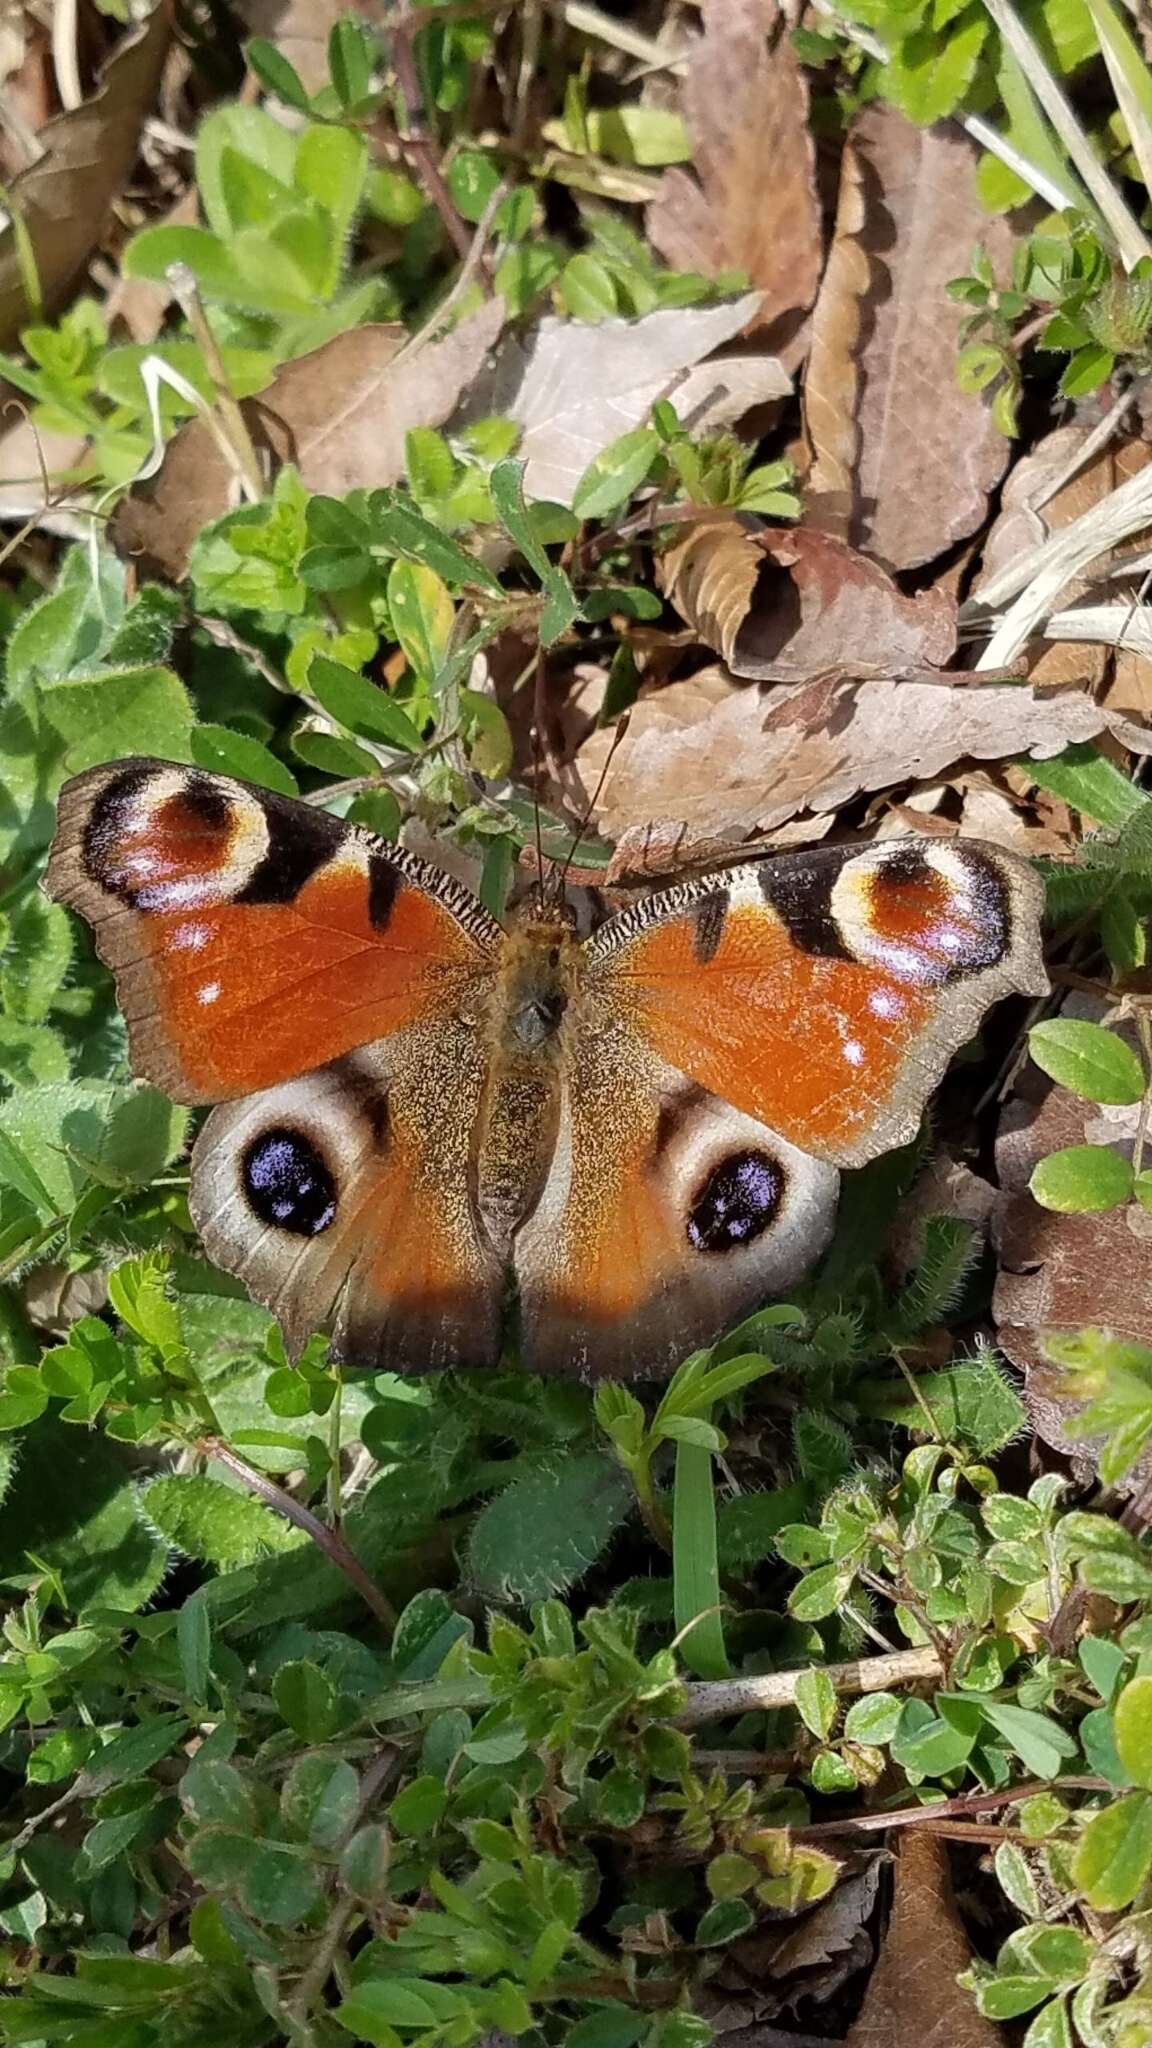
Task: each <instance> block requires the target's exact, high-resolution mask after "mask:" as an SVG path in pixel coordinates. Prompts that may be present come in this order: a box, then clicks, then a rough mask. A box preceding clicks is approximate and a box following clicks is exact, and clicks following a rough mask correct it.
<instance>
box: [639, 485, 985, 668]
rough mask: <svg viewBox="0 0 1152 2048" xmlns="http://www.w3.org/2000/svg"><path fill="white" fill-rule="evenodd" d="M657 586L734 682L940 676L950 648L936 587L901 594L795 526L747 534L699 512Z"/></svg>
mask: <svg viewBox="0 0 1152 2048" xmlns="http://www.w3.org/2000/svg"><path fill="white" fill-rule="evenodd" d="M661 566H662V572H663V581H664V588H665V590H666V591H667V593H668V596H669V597H670V598H671V600H672V603H673V604H674V605H675V606H676V609H677V611H678V612H679V613H680V615H681V617H682V618H684V619H686V620H687V621H688V624H689V625H690V626H692V627H693V628H694V629H695V631H696V632H697V633H699V635H700V638H701V639H702V640H703V641H705V642H706V644H707V645H708V646H709V647H711V648H713V649H714V651H715V652H716V653H717V654H722V655H723V657H724V659H725V661H726V662H727V664H728V666H729V668H730V669H731V670H732V673H733V674H734V675H738V676H748V677H750V678H752V679H753V680H754V681H756V682H791V683H794V682H803V681H806V680H807V679H808V678H809V677H810V676H814V675H823V674H826V673H827V672H828V671H829V670H832V669H836V670H838V671H840V673H842V674H844V675H849V676H878V675H904V674H908V673H909V672H911V671H914V670H922V669H926V668H940V667H942V666H943V664H944V663H945V662H946V661H947V660H948V658H949V656H950V655H951V654H952V652H953V650H954V648H955V645H956V606H955V603H954V601H953V599H952V597H951V596H950V595H949V593H948V592H947V591H945V590H931V591H923V592H922V593H921V594H920V595H919V596H918V597H904V596H903V595H902V594H901V592H900V591H899V590H897V588H896V585H895V584H894V583H893V581H892V578H891V577H890V576H889V575H887V574H886V573H885V571H884V570H883V569H881V568H879V567H878V566H877V564H876V563H875V562H870V561H868V560H867V558H866V557H865V556H864V555H859V554H857V553H856V551H855V549H853V548H850V547H849V546H848V544H847V542H846V541H841V540H836V539H834V538H833V536H832V535H831V534H826V533H812V532H809V531H808V530H807V529H806V528H804V527H798V528H795V529H793V528H790V527H784V528H780V527H775V528H767V529H765V530H763V531H761V532H758V533H757V532H751V531H749V529H748V528H747V527H746V526H745V525H744V524H743V523H742V522H741V521H740V520H739V519H738V518H734V517H732V516H731V515H729V514H725V513H717V514H714V515H711V516H708V515H706V516H704V517H702V518H701V519H700V520H699V521H697V522H696V523H695V524H694V525H692V526H691V527H689V528H688V529H687V530H686V531H685V533H684V536H683V538H682V539H679V540H677V541H676V542H675V543H674V544H673V546H672V547H670V548H669V549H668V550H667V552H666V553H665V555H664V557H663V561H662V565H661Z"/></svg>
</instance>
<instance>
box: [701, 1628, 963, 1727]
mask: <svg viewBox="0 0 1152 2048" xmlns="http://www.w3.org/2000/svg"><path fill="white" fill-rule="evenodd" d="M803 1675H804V1674H803V1672H802V1671H769V1672H767V1673H765V1674H764V1675H762V1676H761V1677H755V1678H730V1679H724V1680H719V1681H717V1682H716V1683H715V1684H701V1685H690V1686H689V1687H688V1704H687V1706H686V1707H685V1708H684V1711H683V1713H681V1714H678V1715H677V1716H676V1725H677V1727H678V1728H696V1727H698V1726H699V1724H700V1722H701V1721H715V1720H716V1719H717V1718H718V1717H719V1716H720V1715H721V1714H750V1713H755V1712H756V1711H757V1710H758V1709H759V1710H762V1711H767V1709H769V1708H771V1707H788V1706H792V1705H793V1704H794V1702H795V1699H796V1687H797V1685H798V1683H799V1681H800V1679H801V1678H802V1677H803ZM943 1675H944V1665H943V1661H942V1659H941V1657H940V1655H939V1653H938V1651H936V1650H935V1649H933V1647H932V1645H931V1644H926V1645H925V1646H924V1648H923V1649H917V1650H893V1652H892V1654H891V1656H888V1657H863V1658H859V1657H858V1658H853V1659H852V1661H851V1662H850V1663H848V1664H829V1666H828V1676H829V1678H830V1679H831V1680H832V1684H833V1685H834V1687H835V1689H836V1691H837V1692H838V1693H848V1692H852V1693H865V1692H887V1691H889V1690H890V1688H891V1687H892V1686H900V1685H915V1684H917V1683H918V1681H919V1680H921V1679H925V1678H942V1677H943Z"/></svg>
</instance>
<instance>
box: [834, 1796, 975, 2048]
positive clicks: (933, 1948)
mask: <svg viewBox="0 0 1152 2048" xmlns="http://www.w3.org/2000/svg"><path fill="white" fill-rule="evenodd" d="M971 1962H972V1950H971V1947H970V1946H969V1942H968V1936H967V1935H966V1934H965V1932H964V1928H963V1925H962V1923H961V1920H960V1915H959V1914H958V1912H957V1911H956V1902H955V1899H954V1898H953V1896H952V1882H951V1878H950V1876H949V1872H948V1852H947V1850H946V1848H945V1846H944V1843H943V1842H942V1841H940V1839H939V1838H938V1837H937V1836H936V1835H930V1834H928V1833H926V1832H925V1830H924V1829H923V1828H915V1827H913V1828H908V1829H907V1830H906V1831H905V1832H904V1833H903V1834H902V1835H901V1837H900V1840H899V1844H898V1847H897V1850H896V1866H895V1874H894V1886H893V1894H892V1916H891V1918H890V1920H889V1922H888V1932H887V1934H886V1935H885V1937H884V1946H883V1948H882V1949H881V1951H880V1959H879V1961H878V1963H877V1965H876V1968H875V1969H874V1970H873V1972H872V1976H871V1980H870V1982H869V1985H868V1989H867V1992H866V1993H865V1996H864V2004H863V2007H862V2008H861V2011H860V2016H859V2018H858V2019H857V2020H856V2021H855V2023H854V2025H852V2026H851V2027H849V2029H848V2033H847V2035H846V2037H845V2042H844V2048H905V2044H906V2043H907V2042H909V2041H914V2042H915V2043H916V2048H1004V2036H1003V2034H1002V2033H1001V2031H1000V2028H999V2027H998V2026H996V2024H995V2023H994V2021H992V2020H986V2019H984V2018H983V2017H982V2016H981V2014H980V2013H978V2012H977V2010H976V2007H975V2004H974V2003H973V2000H972V1995H971V1993H970V1992H968V1991H963V1990H961V1988H960V1986H959V1985H958V1984H957V1982H956V1978H957V1976H958V1975H959V1973H960V1971H961V1970H966V1969H967V1968H968V1967H969V1966H970V1964H971Z"/></svg>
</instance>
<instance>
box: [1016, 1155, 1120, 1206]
mask: <svg viewBox="0 0 1152 2048" xmlns="http://www.w3.org/2000/svg"><path fill="white" fill-rule="evenodd" d="M1132 1185H1133V1174H1132V1163H1131V1161H1130V1160H1128V1159H1125V1158H1124V1157H1123V1155H1122V1154H1121V1153H1119V1152H1114V1151H1113V1150H1112V1147H1111V1146H1110V1145H1067V1146H1065V1148H1064V1149H1063V1151H1060V1152H1050V1153H1049V1154H1048V1157H1047V1158H1046V1159H1041V1160H1040V1162H1039V1164H1038V1165H1037V1166H1035V1167H1034V1168H1033V1170H1032V1178H1031V1179H1030V1181H1029V1183H1028V1187H1029V1190H1030V1192H1031V1193H1032V1195H1033V1196H1034V1198H1035V1200H1036V1201H1038V1202H1039V1204H1040V1206H1041V1208H1043V1209H1055V1210H1056V1211H1057V1213H1058V1214H1059V1215H1061V1216H1074V1215H1086V1214H1090V1213H1093V1212H1095V1211H1096V1210H1100V1209H1114V1208H1115V1207H1116V1205H1117V1203H1118V1202H1124V1201H1127V1199H1128V1196H1129V1195H1130V1194H1131V1193H1132Z"/></svg>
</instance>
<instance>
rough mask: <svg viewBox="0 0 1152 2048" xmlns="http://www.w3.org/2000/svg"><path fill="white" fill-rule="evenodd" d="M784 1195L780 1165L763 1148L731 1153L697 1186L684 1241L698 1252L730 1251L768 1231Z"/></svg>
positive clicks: (752, 1241) (782, 1170) (782, 1173)
mask: <svg viewBox="0 0 1152 2048" xmlns="http://www.w3.org/2000/svg"><path fill="white" fill-rule="evenodd" d="M783 1195H784V1169H783V1167H782V1166H781V1165H780V1162H779V1160H776V1159H773V1158H772V1156H771V1154H770V1153H768V1152H731V1153H729V1155H728V1157H727V1159H722V1160H721V1161H720V1164H719V1165H718V1166H714V1167H713V1168H712V1171H711V1173H710V1174H709V1175H708V1177H707V1179H706V1180H705V1181H704V1182H703V1184H702V1186H701V1187H700V1188H699V1189H698V1190H697V1192H696V1195H695V1196H694V1198H693V1202H692V1206H691V1208H690V1209H689V1211H688V1220H687V1231H688V1241H689V1243H690V1244H692V1245H694V1246H695V1248H696V1250H697V1251H698V1252H730V1251H735V1250H736V1248H737V1247H738V1246H740V1245H746V1244H752V1243H754V1242H755V1240H756V1238H758V1237H759V1236H760V1235H761V1233H762V1232H763V1231H765V1230H767V1228H768V1226H769V1224H770V1223H771V1222H773V1220H774V1218H775V1217H776V1215H777V1212H778V1211H779V1208H780V1203H781V1201H782V1199H783Z"/></svg>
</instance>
